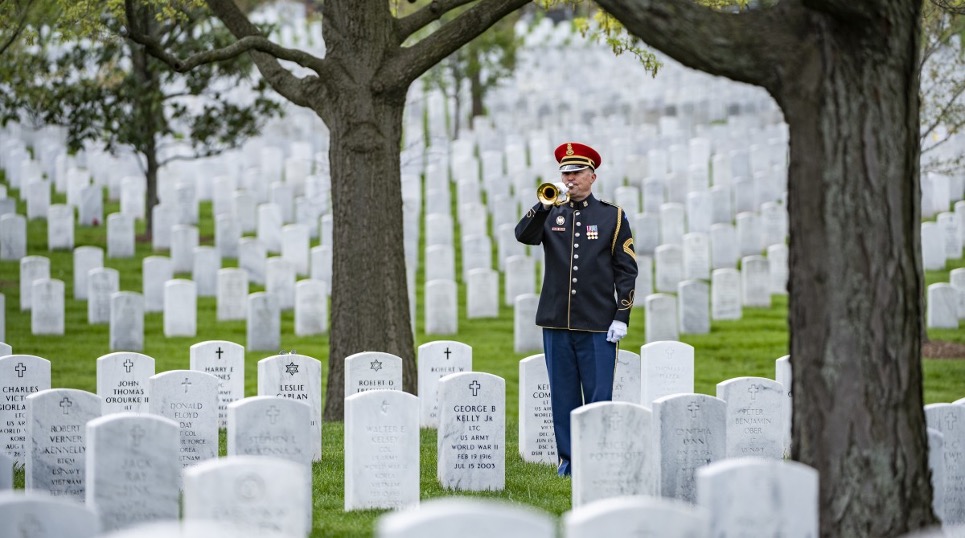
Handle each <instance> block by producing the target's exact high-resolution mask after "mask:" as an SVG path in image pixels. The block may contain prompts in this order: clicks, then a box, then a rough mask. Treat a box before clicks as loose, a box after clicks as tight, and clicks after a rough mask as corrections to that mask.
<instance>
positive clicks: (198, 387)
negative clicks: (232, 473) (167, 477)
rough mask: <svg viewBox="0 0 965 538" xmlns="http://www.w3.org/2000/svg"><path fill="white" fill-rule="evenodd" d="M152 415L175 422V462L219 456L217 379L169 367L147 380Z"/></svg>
mask: <svg viewBox="0 0 965 538" xmlns="http://www.w3.org/2000/svg"><path fill="white" fill-rule="evenodd" d="M148 387H149V391H150V393H151V401H150V404H149V405H148V409H149V411H150V412H151V413H152V414H155V415H159V416H162V417H164V418H168V419H171V420H172V421H174V422H175V423H177V425H178V429H179V432H180V436H179V439H180V448H179V452H178V461H179V462H180V464H181V466H182V467H188V466H189V465H194V464H196V463H200V462H202V461H204V460H208V459H211V458H217V457H218V378H216V377H215V376H213V375H211V374H206V373H204V372H198V371H194V370H169V371H167V372H162V373H160V374H157V375H155V376H153V377H151V378H150V379H148Z"/></svg>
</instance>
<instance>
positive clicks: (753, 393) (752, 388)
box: [747, 383, 761, 401]
mask: <svg viewBox="0 0 965 538" xmlns="http://www.w3.org/2000/svg"><path fill="white" fill-rule="evenodd" d="M760 391H761V386H760V385H758V384H757V383H754V384H753V385H751V386H749V387H747V392H749V393H751V401H753V400H756V399H757V393H758V392H760Z"/></svg>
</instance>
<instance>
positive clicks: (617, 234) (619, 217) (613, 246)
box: [610, 207, 623, 256]
mask: <svg viewBox="0 0 965 538" xmlns="http://www.w3.org/2000/svg"><path fill="white" fill-rule="evenodd" d="M622 225H623V208H622V207H618V208H617V229H616V230H614V231H613V242H612V243H610V255H611V256H612V255H613V251H614V250H616V248H617V237H620V227H621V226H622Z"/></svg>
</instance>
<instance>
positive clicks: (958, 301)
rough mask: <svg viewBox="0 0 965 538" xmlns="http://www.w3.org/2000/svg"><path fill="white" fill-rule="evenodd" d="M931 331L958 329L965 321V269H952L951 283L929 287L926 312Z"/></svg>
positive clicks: (939, 283)
mask: <svg viewBox="0 0 965 538" xmlns="http://www.w3.org/2000/svg"><path fill="white" fill-rule="evenodd" d="M925 319H926V324H927V326H928V328H929V329H931V328H935V329H957V328H958V324H959V321H960V320H963V319H965V268H959V269H952V271H951V272H950V273H949V282H938V283H935V284H931V285H929V286H928V299H927V301H926V310H925Z"/></svg>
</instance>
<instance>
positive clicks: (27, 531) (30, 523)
mask: <svg viewBox="0 0 965 538" xmlns="http://www.w3.org/2000/svg"><path fill="white" fill-rule="evenodd" d="M17 532H19V533H20V538H38V537H40V536H46V534H45V533H44V526H43V525H42V524H41V523H40V520H39V519H37V516H35V515H33V514H27V515H26V516H24V518H23V519H21V520H20V525H17Z"/></svg>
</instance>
